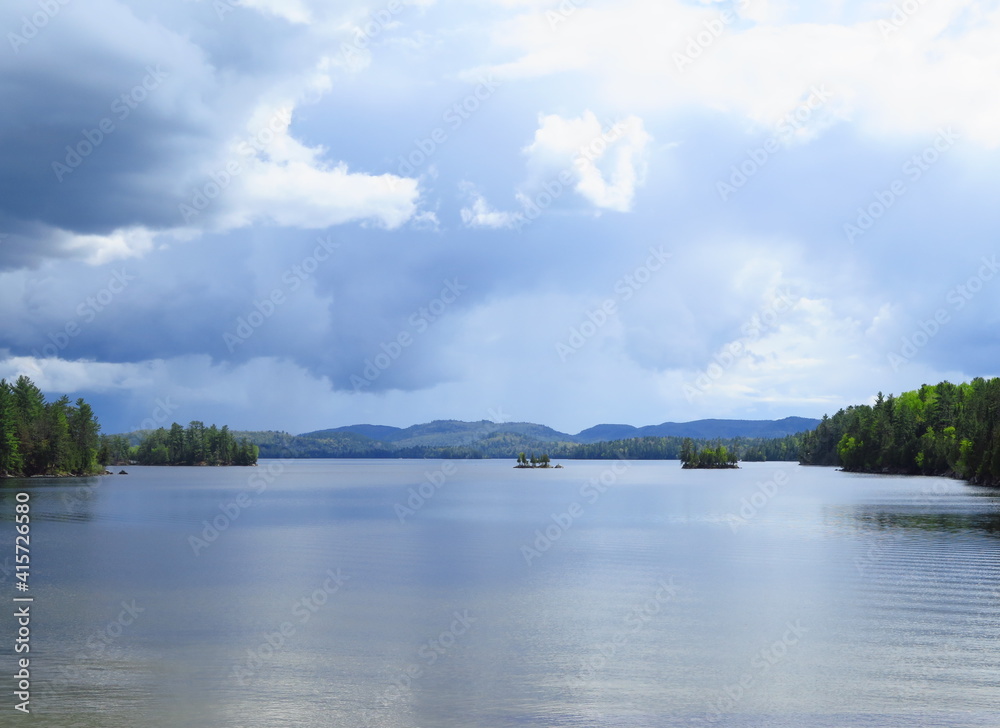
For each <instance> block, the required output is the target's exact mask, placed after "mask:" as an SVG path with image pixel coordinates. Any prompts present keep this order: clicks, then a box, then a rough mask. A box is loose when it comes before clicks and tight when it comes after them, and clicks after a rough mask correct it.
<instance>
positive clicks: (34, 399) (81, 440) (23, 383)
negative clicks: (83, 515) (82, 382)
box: [0, 375, 104, 476]
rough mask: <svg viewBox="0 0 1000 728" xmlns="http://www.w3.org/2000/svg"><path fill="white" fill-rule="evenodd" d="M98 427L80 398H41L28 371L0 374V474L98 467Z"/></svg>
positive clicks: (84, 470)
mask: <svg viewBox="0 0 1000 728" xmlns="http://www.w3.org/2000/svg"><path fill="white" fill-rule="evenodd" d="M100 429H101V427H100V425H99V424H98V422H97V418H96V417H95V416H94V412H93V410H92V409H91V407H90V405H89V404H87V403H86V402H84V401H83V399H77V400H76V402H75V403H72V404H71V403H70V400H69V397H66V396H65V395H64V396H62V397H60V398H59V399H57V400H55V401H54V402H46V401H45V396H44V395H43V394H42V391H41V390H40V389H39V388H38V387H36V386H35V384H34V382H32V381H31V380H30V379H29V378H28V377H26V376H23V375H22V376H20V377H18V378H17V381H16V382H14V383H13V384H10V383H8V382H7V380H5V379H0V476H32V475H92V474H94V473H101V472H103V471H104V468H102V467H101V466H100V464H99V457H98V454H99V453H98V447H99V444H98V443H99V441H98V436H99V433H100Z"/></svg>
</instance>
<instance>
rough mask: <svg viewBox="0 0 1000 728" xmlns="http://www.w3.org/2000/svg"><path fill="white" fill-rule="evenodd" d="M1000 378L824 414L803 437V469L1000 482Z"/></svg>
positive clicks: (930, 387) (934, 387)
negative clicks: (824, 467)
mask: <svg viewBox="0 0 1000 728" xmlns="http://www.w3.org/2000/svg"><path fill="white" fill-rule="evenodd" d="M998 419H1000V379H998V378H993V379H983V378H981V377H979V378H976V379H974V380H972V381H971V382H969V383H967V384H952V383H950V382H941V383H940V384H936V385H931V384H925V385H923V386H922V387H921V388H920V389H918V390H916V391H912V392H903V393H902V394H900V395H899V396H895V397H894V396H892V395H889V396H888V397H884V396H883V395H882V393H881V392H879V394H878V397H877V399H876V401H875V404H874V405H856V406H854V407H848V408H847V409H845V410H840V411H839V412H837V413H836V414H835V415H833V416H832V417H824V418H823V420H822V422H821V423H820V424H819V426H818V427H817V428H816V429H815V430H813V431H811V432H808V433H806V434H805V435H804V436H803V438H802V452H801V454H800V462H801V463H802V464H803V465H840V466H841V467H843V468H844V469H845V470H849V471H853V472H874V473H905V474H923V475H954V476H957V477H959V478H964V479H966V480H969V481H970V482H973V483H980V484H989V485H997V484H1000V422H998Z"/></svg>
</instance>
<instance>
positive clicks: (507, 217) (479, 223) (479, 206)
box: [460, 192, 523, 230]
mask: <svg viewBox="0 0 1000 728" xmlns="http://www.w3.org/2000/svg"><path fill="white" fill-rule="evenodd" d="M460 214H461V216H462V222H463V223H464V224H465V225H466V226H467V227H471V228H489V229H491V230H504V229H508V228H513V227H514V226H515V225H516V224H517V222H518V220H520V219H523V218H522V216H521V215H520V214H519V213H516V212H500V211H499V210H495V209H493V208H492V207H490V204H489V203H488V202H487V201H486V199H485V198H484V197H483V196H482V195H481V194H479V193H478V192H473V193H472V205H471V206H469V207H463V208H462V209H461V211H460Z"/></svg>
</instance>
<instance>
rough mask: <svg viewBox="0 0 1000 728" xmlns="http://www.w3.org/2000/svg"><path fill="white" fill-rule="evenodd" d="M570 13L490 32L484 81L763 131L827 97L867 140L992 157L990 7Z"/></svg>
mask: <svg viewBox="0 0 1000 728" xmlns="http://www.w3.org/2000/svg"><path fill="white" fill-rule="evenodd" d="M574 8H575V11H574V12H572V13H568V14H565V16H564V17H562V19H561V21H560V22H558V23H556V24H554V25H553V24H552V22H551V19H549V18H547V15H546V13H545V12H542V11H541V10H529V11H525V12H521V13H519V14H516V15H514V16H513V17H511V18H509V19H508V20H507V21H505V22H503V23H500V24H498V25H497V26H496V27H495V30H494V35H493V42H494V44H495V47H496V48H498V49H504V50H506V51H507V56H508V58H510V60H506V61H502V62H499V63H492V64H489V65H488V66H486V68H488V69H489V70H490V71H491V72H493V73H495V74H496V75H497V76H499V77H501V78H503V79H506V80H514V79H528V78H539V77H547V76H556V75H559V76H561V77H563V78H566V79H569V78H572V77H571V76H568V74H571V73H572V74H578V75H583V76H585V77H586V78H587V79H588V80H589V83H590V85H591V87H592V89H593V94H594V95H596V96H598V97H599V98H600V99H601V102H602V103H605V104H607V103H610V104H615V105H619V106H628V107H630V108H633V109H647V110H651V111H652V110H656V111H660V112H663V111H667V112H674V113H676V112H679V111H682V110H685V109H688V110H690V109H695V108H701V109H710V110H713V111H715V112H717V113H724V114H734V115H738V116H740V117H742V118H745V119H748V120H750V121H751V122H753V123H754V124H755V125H757V126H765V127H769V126H772V125H774V124H775V123H776V122H777V120H779V119H780V118H781V117H782V116H784V115H785V114H787V113H788V111H790V110H791V109H794V108H795V106H797V105H798V104H799V103H801V101H802V99H803V98H804V97H805V96H807V95H808V94H809V89H811V88H812V87H813V86H814V85H816V84H826V85H827V86H828V87H829V88H830V89H831V90H832V93H833V97H834V98H833V99H832V101H831V102H830V104H829V107H828V113H830V114H831V115H833V116H835V117H836V118H838V119H840V120H841V121H845V122H847V121H849V122H853V123H856V124H858V125H859V126H860V127H861V128H862V129H864V130H865V132H866V133H868V134H871V135H873V136H875V137H876V138H880V139H885V138H892V137H893V136H894V135H898V134H900V133H902V134H906V135H909V136H926V135H928V134H933V133H934V132H935V130H936V129H937V128H938V127H941V126H947V125H955V126H957V127H959V128H960V129H961V130H963V132H964V133H966V134H967V135H968V137H969V138H970V139H972V140H974V141H975V142H976V143H978V144H980V145H982V146H985V147H988V148H996V147H997V146H1000V100H998V99H995V98H984V97H983V95H982V93H981V89H982V88H984V87H985V86H986V85H988V83H989V81H988V79H989V78H990V76H991V74H995V73H996V71H997V70H998V69H1000V45H997V44H996V42H995V39H996V37H997V35H998V34H1000V8H997V7H996V6H995V4H992V3H986V2H980V1H979V0H961V1H960V2H955V3H949V4H934V3H920V4H918V5H917V7H916V9H915V10H914V11H913V12H905V11H901V10H899V9H898V8H899V6H898V4H897V5H885V4H869V5H866V6H864V10H862V11H860V12H858V11H853V12H851V13H850V14H848V13H847V11H846V10H845V11H843V12H842V13H841V14H840V17H833V18H830V17H829V15H830V13H829V11H827V10H825V9H824V8H823V7H821V6H817V7H815V8H811V9H810V10H807V11H803V12H802V13H798V14H793V13H792V12H791V10H790V7H789V6H787V5H779V4H777V3H762V2H752V3H736V4H733V5H730V4H728V3H725V4H723V3H712V4H703V5H701V6H698V5H692V4H689V3H685V2H681V0H667V1H665V2H662V3H656V4H652V3H648V2H643V1H642V0H630V1H626V2H595V3H593V4H590V3H588V4H587V5H586V6H576V5H574ZM810 14H811V15H812V16H813V17H808V16H809V15H810ZM803 16H805V17H803ZM820 18H823V20H822V21H820ZM482 71H483V67H478V66H477V67H475V68H473V69H470V71H469V72H468V73H469V74H470V75H471V74H475V73H481V72H482ZM956 79H961V81H960V82H956ZM567 82H571V81H567Z"/></svg>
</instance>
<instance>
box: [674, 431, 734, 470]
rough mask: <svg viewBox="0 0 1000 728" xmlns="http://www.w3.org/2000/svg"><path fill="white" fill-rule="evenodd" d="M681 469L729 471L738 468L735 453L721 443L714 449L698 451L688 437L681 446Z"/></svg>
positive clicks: (707, 448)
mask: <svg viewBox="0 0 1000 728" xmlns="http://www.w3.org/2000/svg"><path fill="white" fill-rule="evenodd" d="M680 455H681V467H682V468H687V469H694V468H698V469H711V470H721V469H731V468H739V467H740V466H739V465H738V464H737V463H738V459H737V457H736V452H735V451H730V450H729V448H727V447H726V446H725V445H723V444H722V443H716V446H715V447H714V448H712V447H706V448H705V449H704V450H700V451H699V450H698V446H697V445H695V444H694V441H693V440H692V439H691V438H690V437H685V438H684V442H683V443H682V444H681V453H680Z"/></svg>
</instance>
